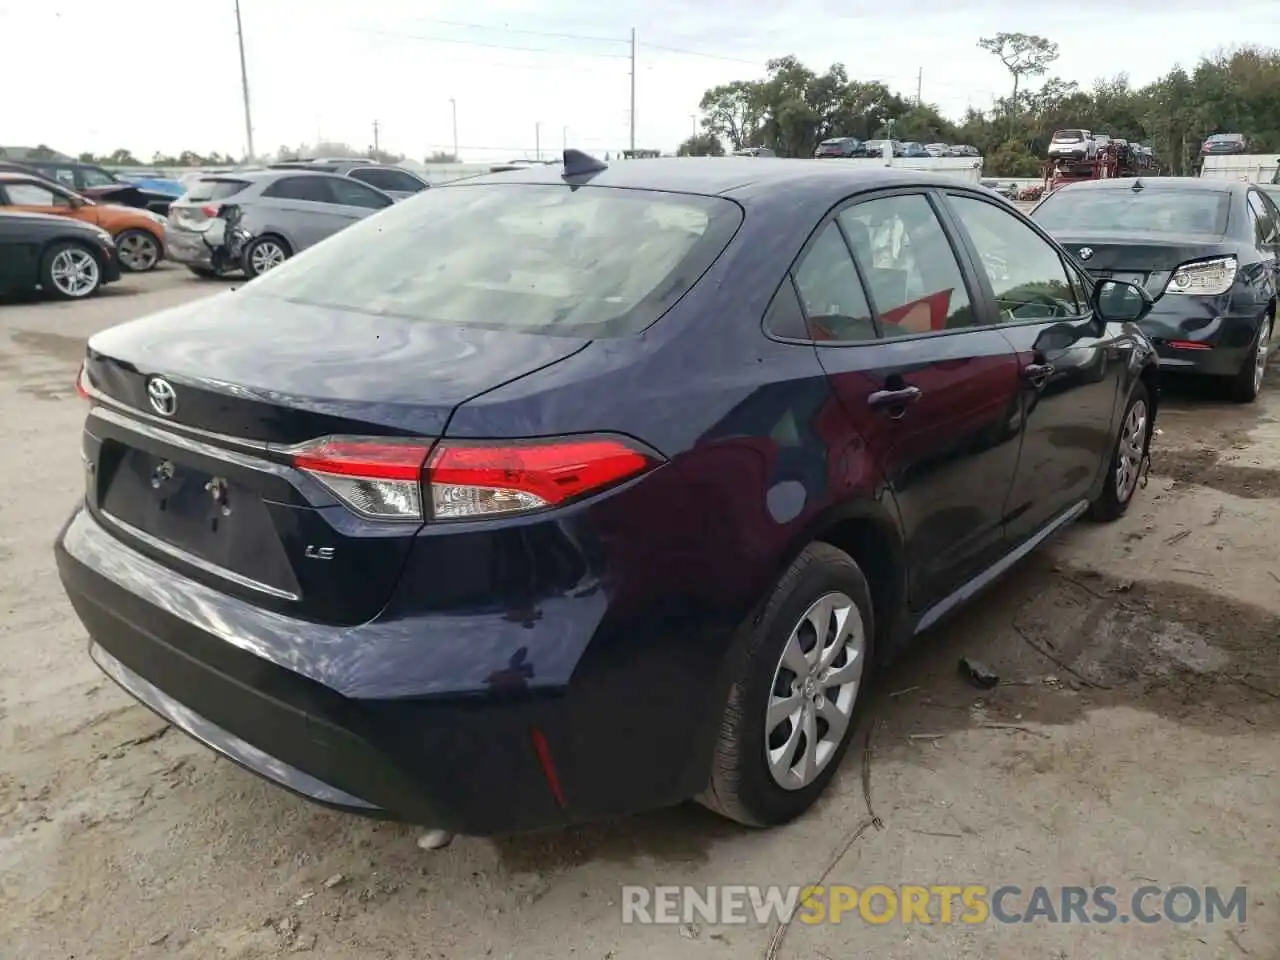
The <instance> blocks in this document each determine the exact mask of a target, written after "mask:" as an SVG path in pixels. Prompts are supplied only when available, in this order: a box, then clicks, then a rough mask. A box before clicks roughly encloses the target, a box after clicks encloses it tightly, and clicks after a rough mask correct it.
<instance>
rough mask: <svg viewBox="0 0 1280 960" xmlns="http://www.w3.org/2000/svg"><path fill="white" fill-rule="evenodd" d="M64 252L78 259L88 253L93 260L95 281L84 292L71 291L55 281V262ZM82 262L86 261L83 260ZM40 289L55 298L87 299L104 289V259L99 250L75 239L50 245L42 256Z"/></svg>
mask: <svg viewBox="0 0 1280 960" xmlns="http://www.w3.org/2000/svg"><path fill="white" fill-rule="evenodd" d="M64 254H65V255H69V256H73V257H76V258H77V259H79V258H82V257H84V256H86V255H87V256H88V259H89V260H91V261H93V276H94V281H93V285H92V286H91V287H89V288H87V289H85V290H84V291H83V292H69V291H68V290H67V289H64V288H63V287H60V286H59V285H58V284H57V282H55V280H54V276H53V269H54V263H55V261H57V260H58V259H59V258H60V257H62V256H63V255H64ZM81 262H84V261H83V260H82V261H81ZM40 289H41V290H43V291H44V294H45V296H47V297H52V298H53V299H55V300H87V299H88V298H89V297H92V296H93V295H94V294H96V293H97V292H98V291H99V290H101V289H102V260H101V258H100V257H99V255H98V253H97V251H95V250H93V249H91V248H90V247H89V246H87V245H86V244H83V243H75V242H73V241H62V242H59V243H55V244H52V245H50V247H49V248H48V249H47V250H45V252H44V256H42V257H41V258H40Z"/></svg>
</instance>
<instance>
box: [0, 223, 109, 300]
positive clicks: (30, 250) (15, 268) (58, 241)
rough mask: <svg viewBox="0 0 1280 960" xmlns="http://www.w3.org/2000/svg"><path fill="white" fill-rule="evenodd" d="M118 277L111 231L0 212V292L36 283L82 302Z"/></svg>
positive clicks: (23, 290) (18, 290)
mask: <svg viewBox="0 0 1280 960" xmlns="http://www.w3.org/2000/svg"><path fill="white" fill-rule="evenodd" d="M119 279H120V260H119V258H118V257H117V256H116V246H115V242H114V241H113V240H112V239H111V234H109V233H107V231H105V230H103V229H102V228H101V227H96V226H94V225H93V224H89V223H84V222H82V221H80V220H72V219H70V218H68V217H51V216H46V215H45V214H42V213H23V212H18V211H0V295H12V294H15V293H26V292H28V291H30V290H34V289H35V288H37V287H39V288H40V289H41V290H42V291H43V292H44V293H45V294H46V295H47V296H50V297H54V298H56V299H59V300H82V299H84V298H85V297H91V296H93V294H95V293H97V292H98V290H100V289H101V288H102V286H103V284H107V283H114V282H115V281H117V280H119Z"/></svg>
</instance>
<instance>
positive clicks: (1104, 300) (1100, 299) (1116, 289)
mask: <svg viewBox="0 0 1280 960" xmlns="http://www.w3.org/2000/svg"><path fill="white" fill-rule="evenodd" d="M1092 303H1093V313H1094V316H1097V317H1099V318H1101V319H1103V320H1106V321H1107V322H1108V323H1137V322H1138V321H1139V320H1141V319H1142V318H1143V317H1145V316H1146V315H1147V314H1148V313H1150V312H1151V308H1152V307H1153V306H1154V305H1155V301H1154V300H1152V299H1151V296H1150V294H1148V293H1147V291H1145V290H1143V289H1142V288H1141V287H1139V286H1138V285H1137V284H1134V283H1128V282H1126V281H1124V280H1099V281H1098V282H1097V283H1096V284H1094V286H1093V297H1092Z"/></svg>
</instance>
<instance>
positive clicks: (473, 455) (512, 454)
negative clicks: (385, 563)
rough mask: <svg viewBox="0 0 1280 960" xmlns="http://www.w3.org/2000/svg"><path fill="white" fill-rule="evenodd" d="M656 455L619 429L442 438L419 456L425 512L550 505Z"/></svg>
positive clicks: (631, 472) (466, 514) (474, 512)
mask: <svg viewBox="0 0 1280 960" xmlns="http://www.w3.org/2000/svg"><path fill="white" fill-rule="evenodd" d="M659 462H660V461H659V458H658V456H657V454H654V453H652V452H651V451H648V450H645V449H644V448H642V447H640V446H639V445H637V444H633V443H631V442H630V441H628V440H625V439H623V438H621V437H602V436H590V437H565V438H560V439H550V440H518V441H512V440H506V441H481V440H446V441H443V442H442V443H441V444H440V445H439V446H438V447H436V449H435V451H434V452H433V453H432V454H431V459H430V460H429V461H428V463H427V483H428V485H429V487H430V491H431V515H432V517H433V518H434V519H437V520H466V519H471V518H480V517H488V516H501V515H505V514H513V513H526V512H528V511H530V510H541V509H543V508H545V507H554V506H557V505H559V504H562V503H565V502H567V501H569V500H576V499H578V498H580V497H584V496H587V495H589V494H592V493H596V492H598V491H600V490H603V489H605V488H606V487H611V486H613V485H614V484H617V483H621V482H622V481H623V480H627V479H629V478H631V477H634V476H636V475H638V474H640V473H643V472H644V471H645V470H648V469H650V468H651V467H654V466H657V464H658V463H659Z"/></svg>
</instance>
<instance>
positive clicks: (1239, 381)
mask: <svg viewBox="0 0 1280 960" xmlns="http://www.w3.org/2000/svg"><path fill="white" fill-rule="evenodd" d="M1274 323H1275V321H1274V319H1273V318H1271V317H1264V318H1263V321H1262V327H1261V328H1260V329H1259V330H1258V339H1257V340H1255V341H1254V344H1253V349H1252V350H1250V351H1249V355H1248V356H1247V357H1245V358H1244V363H1242V364H1241V365H1240V371H1239V372H1238V373H1237V374H1236V375H1235V377H1234V378H1232V381H1231V398H1232V399H1233V400H1235V401H1236V402H1237V403H1253V401H1255V400H1257V399H1258V394H1259V393H1261V392H1262V380H1263V378H1264V377H1265V376H1266V372H1267V357H1268V356H1269V355H1270V353H1271V330H1272V327H1273V325H1274Z"/></svg>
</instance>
